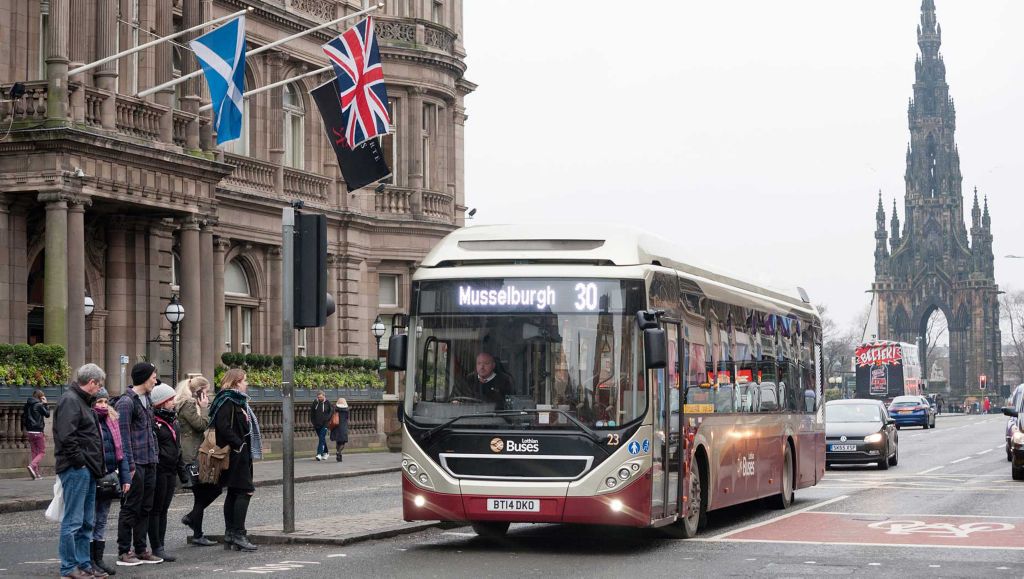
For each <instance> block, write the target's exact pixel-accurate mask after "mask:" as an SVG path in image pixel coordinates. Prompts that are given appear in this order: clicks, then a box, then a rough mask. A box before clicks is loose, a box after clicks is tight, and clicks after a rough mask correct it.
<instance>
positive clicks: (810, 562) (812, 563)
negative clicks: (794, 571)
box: [804, 561, 816, 565]
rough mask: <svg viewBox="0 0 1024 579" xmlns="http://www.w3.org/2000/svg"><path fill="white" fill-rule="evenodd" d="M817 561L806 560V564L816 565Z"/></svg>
mask: <svg viewBox="0 0 1024 579" xmlns="http://www.w3.org/2000/svg"><path fill="white" fill-rule="evenodd" d="M815 563H816V561H804V565H814V564H815Z"/></svg>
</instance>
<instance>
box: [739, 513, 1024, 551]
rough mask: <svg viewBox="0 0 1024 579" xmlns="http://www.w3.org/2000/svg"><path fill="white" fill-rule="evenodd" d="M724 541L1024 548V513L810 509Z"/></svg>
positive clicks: (742, 531) (741, 532) (747, 530)
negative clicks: (885, 512) (867, 512)
mask: <svg viewBox="0 0 1024 579" xmlns="http://www.w3.org/2000/svg"><path fill="white" fill-rule="evenodd" d="M719 540H721V541H764V542H787V543H841V544H863V545H894V546H908V545H912V546H921V547H967V548H980V549H1021V550H1024V517H1019V518H1013V517H993V518H990V519H989V518H986V517H984V516H976V517H970V516H963V515H961V516H939V515H893V516H888V515H859V514H843V513H838V514H837V513H821V512H813V511H811V512H804V513H799V514H797V515H795V516H792V517H788V518H785V519H780V520H778V521H773V522H769V523H767V524H765V525H761V526H759V527H755V528H751V529H745V530H741V531H738V532H736V533H732V534H729V535H728V536H726V537H723V538H721V539H719Z"/></svg>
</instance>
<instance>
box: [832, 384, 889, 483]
mask: <svg viewBox="0 0 1024 579" xmlns="http://www.w3.org/2000/svg"><path fill="white" fill-rule="evenodd" d="M899 442H900V441H899V434H897V432H896V422H895V421H894V420H893V419H892V417H890V416H889V413H888V411H886V409H885V405H883V404H882V403H881V402H879V401H878V400H864V399H857V398H852V399H849V400H832V401H831V402H827V403H825V443H826V446H825V466H826V467H828V466H832V465H833V464H867V463H872V462H873V463H875V464H876V465H877V466H878V468H879V469H880V470H887V469H888V468H889V467H890V466H896V464H897V463H898V462H899V458H900V448H899Z"/></svg>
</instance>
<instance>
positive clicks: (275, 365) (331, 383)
mask: <svg viewBox="0 0 1024 579" xmlns="http://www.w3.org/2000/svg"><path fill="white" fill-rule="evenodd" d="M221 361H222V362H224V364H225V366H218V367H217V370H216V372H215V374H214V377H215V380H216V382H217V383H218V384H219V383H220V379H221V377H222V376H223V374H224V372H226V371H227V367H240V368H244V369H245V371H246V377H247V379H248V382H249V384H250V385H252V386H256V387H265V388H266V387H270V388H277V387H279V386H280V384H281V356H268V355H265V354H238V353H234V352H226V353H224V354H223V355H222V356H221ZM293 380H294V383H295V386H296V387H297V388H304V389H310V390H346V391H361V390H380V389H383V388H384V381H383V380H382V379H381V378H380V376H378V374H377V361H376V360H373V359H367V358H354V357H330V356H297V357H296V358H295V368H294V374H293ZM304 395H305V393H304V392H303V393H300V396H304Z"/></svg>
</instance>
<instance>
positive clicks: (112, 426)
mask: <svg viewBox="0 0 1024 579" xmlns="http://www.w3.org/2000/svg"><path fill="white" fill-rule="evenodd" d="M92 411H93V412H95V413H96V416H98V417H99V419H100V420H102V421H104V422H106V423H107V429H108V430H110V438H111V440H113V441H114V458H115V459H116V460H117V462H119V463H120V462H121V459H123V458H124V450H122V447H121V427H120V425H119V424H118V423H117V421H116V420H114V417H113V416H111V415H110V409H108V408H104V409H102V410H100V409H99V408H93V409H92ZM100 434H101V435H102V434H103V429H102V428H101V429H100Z"/></svg>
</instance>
